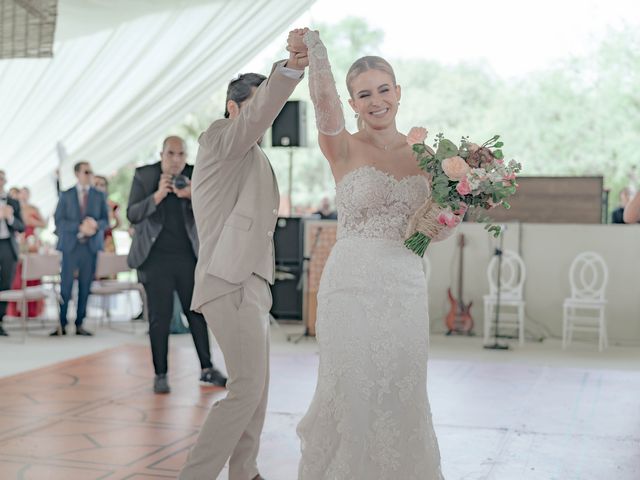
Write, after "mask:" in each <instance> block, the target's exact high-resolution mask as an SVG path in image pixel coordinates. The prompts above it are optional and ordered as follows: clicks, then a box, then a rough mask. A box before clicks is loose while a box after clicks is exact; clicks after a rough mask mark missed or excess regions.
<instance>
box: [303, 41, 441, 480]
mask: <svg viewBox="0 0 640 480" xmlns="http://www.w3.org/2000/svg"><path fill="white" fill-rule="evenodd" d="M309 40H311V42H309ZM314 40H315V42H314ZM305 41H306V42H308V43H307V45H309V57H310V68H309V81H310V85H311V90H312V99H313V100H314V106H315V108H316V117H317V123H318V127H319V128H320V130H321V131H323V132H324V133H327V134H331V133H328V132H331V131H332V130H333V132H334V133H335V129H332V128H329V124H330V123H331V121H330V120H328V117H327V116H326V115H329V116H331V115H333V116H334V117H336V115H335V113H334V112H332V111H331V107H330V106H329V105H330V104H332V105H334V107H335V105H336V104H339V99H338V98H337V93H333V92H335V84H334V83H333V82H329V83H327V81H326V78H327V75H328V76H329V77H331V79H332V76H331V71H330V69H329V67H328V62H327V61H326V50H324V46H323V45H322V44H321V43H320V42H319V39H318V38H317V36H316V37H312V38H311V39H308V38H305ZM324 62H326V63H324ZM327 72H328V73H327ZM321 75H322V76H324V77H325V79H324V80H323V79H322V78H321ZM318 89H322V91H319V90H318ZM332 96H335V98H332ZM336 101H337V103H336ZM323 115H324V116H323ZM340 116H342V112H341V110H340ZM333 121H334V122H335V125H333V126H334V127H336V128H340V127H341V126H340V120H339V119H338V118H334V119H333ZM343 125H344V118H343V117H342V128H343ZM340 129H341V128H340ZM339 131H340V130H338V132H339ZM429 194H430V192H429V186H428V184H427V182H426V179H425V178H424V177H422V176H411V177H407V178H403V179H396V178H395V177H393V176H391V175H390V174H388V173H385V172H383V171H381V170H378V169H376V168H374V167H371V166H365V167H360V168H357V169H356V170H354V171H352V172H350V173H348V174H347V175H346V176H345V177H344V178H343V179H342V180H341V181H340V182H339V183H338V184H337V185H336V204H337V208H338V235H337V237H338V240H337V242H336V244H335V246H334V248H333V250H332V252H331V255H330V257H329V259H328V261H327V263H326V266H325V268H324V272H323V275H322V280H321V283H320V290H319V292H318V315H317V340H318V345H319V351H320V367H319V373H318V384H317V387H316V391H315V395H314V398H313V401H312V403H311V406H310V407H309V411H308V412H307V414H306V415H305V416H304V418H303V419H302V421H301V422H300V424H299V426H298V435H299V436H300V439H301V445H302V447H301V448H302V459H301V462H300V467H299V477H298V478H299V479H300V480H321V479H322V480H418V479H419V480H441V479H442V478H443V477H442V473H441V470H440V453H439V449H438V442H437V440H436V436H435V432H434V429H433V424H432V420H431V412H430V408H429V401H428V398H427V385H426V380H427V354H428V331H429V318H428V312H427V299H426V293H427V291H426V281H425V275H424V270H423V264H422V260H421V259H420V257H418V256H417V255H416V254H414V253H412V252H411V251H409V250H408V249H407V248H406V247H405V246H404V245H403V235H404V233H405V230H406V227H407V224H408V222H409V219H410V217H411V215H412V214H413V213H414V212H415V211H416V210H417V209H418V207H420V206H421V205H422V204H423V203H424V201H425V199H426V198H427V196H428V195H429Z"/></svg>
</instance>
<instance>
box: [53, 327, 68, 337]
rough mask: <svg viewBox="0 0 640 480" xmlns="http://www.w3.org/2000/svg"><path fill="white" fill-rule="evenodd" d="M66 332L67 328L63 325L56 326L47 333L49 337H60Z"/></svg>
mask: <svg viewBox="0 0 640 480" xmlns="http://www.w3.org/2000/svg"><path fill="white" fill-rule="evenodd" d="M66 334H67V329H66V328H64V327H58V328H56V329H55V330H54V331H53V332H51V333H50V334H49V336H50V337H61V336H62V335H66Z"/></svg>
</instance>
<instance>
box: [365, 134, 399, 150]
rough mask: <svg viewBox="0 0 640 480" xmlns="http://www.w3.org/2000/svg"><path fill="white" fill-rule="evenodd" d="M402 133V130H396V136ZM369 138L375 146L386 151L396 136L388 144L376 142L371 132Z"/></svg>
mask: <svg viewBox="0 0 640 480" xmlns="http://www.w3.org/2000/svg"><path fill="white" fill-rule="evenodd" d="M399 134H400V132H396V135H395V136H396V137H397V136H398V135H399ZM369 139H370V140H371V143H372V144H373V146H375V147H377V148H379V149H381V150H384V151H385V152H386V151H389V147H390V146H391V145H392V144H393V142H394V141H395V138H393V139H391V140H390V141H389V143H387V144H386V145H378V144H377V143H376V142H374V141H373V136H372V135H371V134H369Z"/></svg>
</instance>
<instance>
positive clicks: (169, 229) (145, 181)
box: [127, 137, 226, 393]
mask: <svg viewBox="0 0 640 480" xmlns="http://www.w3.org/2000/svg"><path fill="white" fill-rule="evenodd" d="M160 158H161V160H160V161H159V162H157V163H154V164H153V165H147V166H144V167H140V168H138V169H136V173H135V175H134V177H133V184H132V186H131V193H130V195H129V205H128V207H127V218H128V219H129V222H131V224H132V225H133V226H134V228H135V233H134V235H133V243H132V245H131V250H130V251H129V265H130V266H131V267H132V268H137V269H138V278H139V279H140V281H141V282H142V283H143V285H144V288H145V291H146V293H147V299H148V304H149V338H150V340H151V353H152V356H153V366H154V369H155V374H156V375H155V379H154V382H153V391H154V392H155V393H169V392H170V391H171V389H170V387H169V382H168V380H167V371H168V362H167V356H168V350H169V331H170V327H171V319H172V318H173V306H174V301H173V299H174V293H173V292H174V291H176V292H177V293H178V296H179V297H180V303H181V304H182V307H183V311H184V314H185V315H186V317H187V320H188V322H189V328H190V330H191V336H192V337H193V342H194V344H195V347H196V351H197V353H198V358H199V360H200V366H201V368H202V371H201V375H200V381H201V382H203V383H207V384H210V385H217V386H224V385H225V384H226V378H225V377H224V376H223V375H222V374H221V373H220V372H219V371H218V370H216V369H215V368H214V367H213V364H212V363H211V353H210V347H209V331H208V329H207V324H206V323H205V321H204V318H203V317H202V315H201V314H199V313H196V312H193V311H191V310H189V308H190V306H191V297H192V295H193V284H194V272H195V268H196V260H197V255H198V235H197V231H196V225H195V221H194V219H193V210H192V207H191V181H190V178H191V173H192V171H193V167H192V166H191V165H187V152H186V146H185V143H184V140H182V139H181V138H180V137H168V138H166V139H165V141H164V142H163V145H162V152H161V153H160Z"/></svg>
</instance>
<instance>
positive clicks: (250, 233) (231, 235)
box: [179, 54, 308, 480]
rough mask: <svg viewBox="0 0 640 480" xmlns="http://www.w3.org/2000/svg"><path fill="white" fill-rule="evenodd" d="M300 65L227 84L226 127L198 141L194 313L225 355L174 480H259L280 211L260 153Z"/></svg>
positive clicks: (301, 61) (216, 126)
mask: <svg viewBox="0 0 640 480" xmlns="http://www.w3.org/2000/svg"><path fill="white" fill-rule="evenodd" d="M307 65H308V61H307V58H306V57H302V56H299V55H298V56H296V55H295V54H291V55H290V56H289V59H288V60H287V61H281V62H278V63H276V64H275V65H274V67H273V69H272V71H271V75H270V76H269V78H266V79H265V77H264V76H262V75H259V74H255V73H249V74H245V75H242V76H241V77H239V78H238V79H237V80H234V81H233V82H231V83H230V84H229V88H228V90H227V103H226V112H225V117H226V118H225V119H221V120H217V121H215V122H213V124H212V125H211V126H210V127H209V128H208V129H207V130H206V131H205V132H204V133H203V134H202V135H201V136H200V139H199V143H200V148H199V150H198V156H197V159H196V164H195V168H194V171H193V177H192V204H193V213H194V216H195V220H196V226H197V229H198V236H199V238H200V254H199V256H198V264H197V266H196V273H195V288H194V292H193V301H192V304H191V307H192V309H193V310H196V311H201V312H202V313H203V314H204V317H205V319H206V321H207V324H208V325H209V327H210V328H211V330H212V331H213V334H214V335H215V337H216V340H217V341H218V344H219V345H220V349H221V350H222V353H223V354H224V358H225V363H226V366H227V372H228V376H229V380H228V382H227V389H228V393H227V396H226V398H225V399H223V400H222V401H220V402H219V403H217V404H216V405H214V406H213V408H212V409H211V412H210V413H209V416H208V417H207V419H206V421H205V423H204V425H203V426H202V430H201V432H200V436H199V437H198V440H197V442H196V444H195V445H194V447H193V449H192V450H191V453H190V455H189V458H188V460H187V463H186V464H185V466H184V468H183V469H182V472H181V473H180V476H179V478H180V479H181V480H215V479H216V478H217V477H218V474H219V473H220V471H221V470H222V469H223V468H224V465H225V463H226V462H227V459H228V460H229V480H252V479H255V480H258V479H262V477H261V476H260V474H259V472H258V468H257V462H256V458H257V456H258V448H259V445H260V434H261V432H262V426H263V424H264V418H265V412H266V407H267V397H268V390H269V389H268V385H269V330H268V328H269V310H270V309H271V293H270V290H269V285H268V283H273V277H274V252H273V232H274V229H275V225H276V220H277V217H278V205H279V202H280V199H279V193H278V185H277V183H276V178H275V176H274V174H273V170H272V169H271V164H270V163H269V160H268V159H267V157H266V156H265V154H264V152H263V151H262V149H261V148H260V146H259V144H258V143H259V141H260V140H261V138H262V136H263V135H264V133H265V131H266V130H267V129H268V128H269V127H270V126H271V124H272V123H273V121H274V119H275V118H276V116H277V115H278V113H279V112H280V110H281V109H282V107H283V106H284V104H285V102H286V101H287V99H288V98H289V96H290V95H291V93H292V92H293V90H294V89H295V88H296V85H297V84H298V83H299V82H300V80H301V78H302V74H303V71H304V67H306V66H307Z"/></svg>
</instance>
